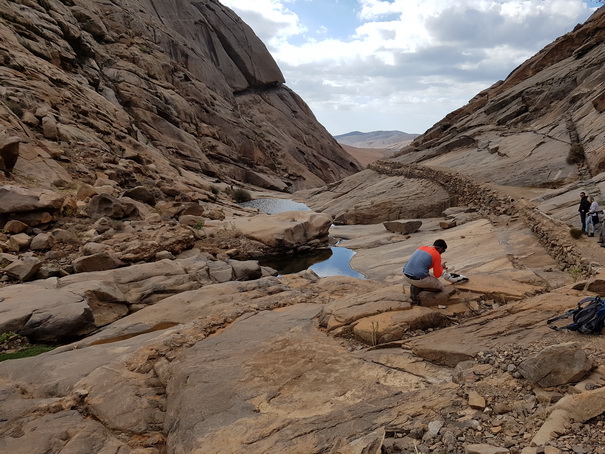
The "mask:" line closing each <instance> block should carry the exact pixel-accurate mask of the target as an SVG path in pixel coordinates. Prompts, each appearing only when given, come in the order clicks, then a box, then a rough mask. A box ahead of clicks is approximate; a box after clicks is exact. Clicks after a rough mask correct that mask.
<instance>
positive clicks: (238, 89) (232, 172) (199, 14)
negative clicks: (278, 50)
mask: <svg viewBox="0 0 605 454" xmlns="http://www.w3.org/2000/svg"><path fill="white" fill-rule="evenodd" d="M0 87H1V88H0V134H2V135H3V136H4V137H7V136H8V137H17V139H18V140H19V141H20V142H21V143H22V144H24V145H25V147H24V148H26V149H27V153H24V154H27V157H26V158H24V159H23V158H22V159H19V160H17V162H16V165H15V168H14V171H13V178H14V180H13V181H15V182H17V183H23V184H26V183H27V184H29V185H32V184H37V185H41V186H44V185H48V183H49V181H48V179H47V178H37V177H38V176H39V175H40V173H39V172H35V171H33V172H32V171H31V170H32V169H31V168H30V167H29V166H28V165H27V164H26V161H27V160H29V161H30V162H31V160H32V159H36V160H38V161H41V162H43V163H44V167H46V168H56V167H62V168H64V169H66V170H67V172H68V173H69V175H70V176H71V177H72V178H75V179H76V180H87V181H89V182H91V181H92V182H94V180H95V178H96V175H95V173H96V172H106V173H107V172H111V173H115V174H120V176H119V177H118V178H117V181H118V183H119V185H120V187H122V188H123V189H127V188H130V187H132V186H133V185H135V184H136V182H135V181H133V180H134V179H136V178H133V176H135V175H137V174H138V175H139V176H138V177H137V178H138V179H139V180H140V181H139V182H138V183H143V181H142V180H143V179H144V178H149V179H151V180H155V181H156V183H155V184H156V185H157V181H160V182H161V181H164V182H165V181H168V180H171V179H172V180H182V182H183V183H184V184H189V183H190V178H181V176H182V174H183V172H188V171H190V172H193V173H195V174H198V175H205V176H206V177H208V178H212V179H218V180H220V181H222V182H224V183H227V184H246V183H248V184H254V185H257V186H261V187H265V188H270V189H274V190H280V191H289V190H293V189H299V188H304V187H313V186H318V185H321V184H325V183H329V182H332V181H335V180H338V179H340V178H342V177H344V176H347V175H350V174H351V173H354V172H356V171H357V170H359V165H358V164H357V163H356V162H355V161H354V160H353V159H352V158H351V157H350V156H349V155H347V154H346V153H345V152H344V151H343V150H342V148H341V147H340V146H339V145H338V144H337V143H336V141H335V140H334V139H332V138H331V136H330V135H329V134H328V133H327V131H326V130H325V129H324V128H323V127H322V126H321V125H320V124H319V123H318V122H317V121H316V119H315V117H314V116H313V113H312V112H311V111H310V109H309V108H308V106H307V105H306V104H305V103H304V101H302V100H301V99H300V97H298V96H297V95H296V94H295V93H294V92H292V91H291V90H290V89H288V87H287V86H285V85H284V78H283V76H282V74H281V71H280V70H279V68H278V67H277V65H276V64H275V62H274V60H273V58H272V57H271V55H270V54H269V53H268V52H267V50H266V48H265V46H264V44H263V43H262V42H261V41H260V40H259V39H258V38H257V37H256V36H255V35H254V33H253V32H252V30H251V29H250V27H248V26H247V25H246V24H244V23H243V22H242V21H241V20H240V19H239V18H238V17H237V16H236V15H235V14H234V13H233V12H232V11H231V10H229V9H228V8H226V7H224V6H222V5H221V4H220V3H219V2H218V1H216V0H204V1H196V2H190V1H185V0H138V1H135V0H118V1H112V2H94V1H89V0H75V1H70V2H46V1H40V2H13V1H8V0H0ZM3 143H4V142H3ZM49 158H51V159H49ZM8 161H10V159H9V158H7V163H8ZM118 162H121V163H122V165H121V166H118V165H117V163H118ZM7 163H3V164H2V166H0V167H6V164H7ZM141 164H143V165H145V169H146V170H145V173H146V175H144V176H143V175H140V173H141V170H140V169H135V167H137V165H141ZM9 166H10V167H12V164H9ZM0 170H1V169H0ZM62 178H63V179H69V178H68V177H67V175H66V174H65V173H63V175H62ZM159 186H162V184H161V183H160V184H159Z"/></svg>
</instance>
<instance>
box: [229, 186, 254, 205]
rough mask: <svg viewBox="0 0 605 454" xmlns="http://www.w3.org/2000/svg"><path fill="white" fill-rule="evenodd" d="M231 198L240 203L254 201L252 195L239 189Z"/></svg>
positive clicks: (235, 190) (234, 191)
mask: <svg viewBox="0 0 605 454" xmlns="http://www.w3.org/2000/svg"><path fill="white" fill-rule="evenodd" d="M231 198H232V199H233V200H235V201H236V202H238V203H241V202H249V201H250V200H252V195H251V194H250V193H249V192H248V191H246V190H245V189H242V188H237V189H234V190H233V192H232V193H231Z"/></svg>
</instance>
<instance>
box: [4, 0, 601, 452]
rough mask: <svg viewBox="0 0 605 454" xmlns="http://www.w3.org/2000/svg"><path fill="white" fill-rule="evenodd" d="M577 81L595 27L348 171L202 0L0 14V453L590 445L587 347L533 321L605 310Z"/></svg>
mask: <svg viewBox="0 0 605 454" xmlns="http://www.w3.org/2000/svg"><path fill="white" fill-rule="evenodd" d="M603 64H605V9H604V8H600V9H599V10H597V11H596V12H595V13H594V14H593V16H592V17H591V18H589V19H588V20H587V21H586V22H585V23H584V24H579V25H578V26H577V27H576V28H575V29H574V30H573V31H571V32H569V33H567V34H566V35H564V36H561V37H560V38H558V39H557V40H555V41H554V42H553V43H551V44H550V45H548V46H547V47H545V48H544V49H543V50H541V51H540V52H539V53H537V54H536V55H535V56H533V57H532V58H530V59H529V60H527V61H526V62H525V63H523V64H522V65H520V66H519V67H518V68H517V69H515V70H514V71H513V72H512V73H511V74H510V75H509V76H508V77H507V78H506V79H505V80H502V81H497V82H495V83H494V84H493V86H491V87H490V88H488V89H487V90H484V91H483V92H481V93H478V94H477V95H476V96H475V97H474V98H473V99H471V100H470V101H469V102H468V103H467V104H466V105H465V106H463V107H461V108H460V109H458V110H456V111H454V112H451V113H450V114H449V115H447V116H446V117H445V118H443V119H442V120H441V121H439V122H438V123H436V124H435V125H434V126H433V127H432V128H430V129H429V130H428V131H426V132H425V133H424V134H422V135H420V136H418V137H415V138H414V139H413V140H412V141H411V143H409V144H408V145H406V146H404V147H403V148H401V149H400V150H398V151H397V152H396V153H395V154H394V156H393V157H392V158H389V159H381V160H378V161H374V162H372V163H369V164H367V166H366V165H365V163H364V167H365V168H364V167H362V164H360V163H359V162H358V161H357V160H356V159H355V158H353V157H352V156H351V155H350V154H348V153H347V152H346V151H345V150H344V149H343V148H342V147H341V146H340V145H339V144H338V143H337V142H336V141H335V140H334V138H333V137H331V136H330V134H329V133H328V132H327V131H326V130H325V128H323V126H321V125H320V124H319V123H318V122H317V120H316V119H315V117H314V115H313V113H312V112H311V110H310V109H309V107H308V106H307V105H306V103H305V102H304V100H303V99H301V98H300V97H299V96H298V95H297V94H296V93H294V92H293V91H292V90H291V89H289V88H288V86H287V81H286V80H284V77H283V75H282V73H281V71H280V70H279V68H278V66H277V65H276V63H275V62H274V60H273V58H272V57H271V55H270V54H269V52H268V51H267V49H266V48H265V46H264V44H263V43H262V42H261V41H260V40H259V39H258V37H256V36H255V34H254V33H253V31H252V30H251V29H250V27H248V25H246V24H245V23H244V22H242V21H241V19H240V18H239V17H237V16H236V15H235V14H234V13H233V12H232V11H231V10H229V9H228V8H226V7H224V6H222V5H221V4H220V3H219V2H218V1H215V0H200V1H185V0H111V1H110V0H107V1H97V2H93V1H89V0H65V1H48V0H19V1H8V0H0V82H1V83H0V228H1V231H0V273H1V274H0V348H1V349H2V350H0V403H1V404H0V450H1V451H2V452H13V453H23V454H26V453H27V454H30V453H38V452H39V453H61V454H69V453H73V454H87V453H91V454H92V453H107V454H109V453H116V454H117V453H119V454H126V453H132V454H164V453H166V454H168V453H170V454H191V453H199V454H211V453H269V452H279V453H300V454H303V453H304V454H309V453H331V454H336V453H340V454H362V453H364V454H370V453H371V454H374V453H388V454H390V453H423V454H427V453H437V454H447V453H454V454H505V453H511V454H562V453H576V454H582V453H584V454H588V453H591V454H593V453H604V452H605V414H604V413H605V341H604V340H603V339H604V338H603V335H587V334H581V333H578V332H574V331H568V330H561V331H559V330H553V329H550V327H551V325H549V324H548V323H547V320H548V319H549V318H551V317H553V316H556V315H559V314H562V313H565V311H567V310H569V309H571V308H574V307H576V306H577V304H578V302H579V301H580V300H581V299H583V298H586V297H592V296H601V295H603V293H604V292H605V275H604V274H603V271H602V266H603V264H604V263H605V248H602V247H601V243H599V239H600V238H599V236H598V235H597V236H595V237H589V236H586V235H582V234H581V233H580V234H578V232H577V230H578V227H579V219H578V212H577V208H578V202H579V198H578V194H579V193H580V191H585V192H586V193H588V194H589V195H590V196H591V197H593V198H594V199H596V200H597V201H599V202H600V203H601V204H602V205H604V204H605V197H604V196H603V191H604V184H605V173H604V172H603V171H604V170H605V164H604V163H605V145H604V144H605V115H604V113H603V112H604V110H605V81H604V80H603V77H602V67H603ZM403 127H404V126H402V128H403ZM248 198H253V199H258V198H278V199H292V200H296V201H298V202H303V203H305V204H306V205H308V206H309V207H310V208H311V210H308V211H307V210H306V211H286V212H282V213H278V214H266V213H262V212H259V210H258V209H255V208H248V207H244V206H242V205H241V204H240V203H239V202H241V201H242V200H244V199H248ZM437 238H443V239H444V240H445V241H446V242H447V243H448V245H449V247H448V249H447V252H446V253H445V254H444V260H446V261H447V262H448V264H449V265H450V267H451V268H452V269H453V270H454V271H456V272H458V273H463V274H464V275H465V276H467V277H468V278H469V280H468V282H464V283H460V284H451V283H446V288H447V292H446V293H447V295H446V296H445V297H438V298H431V297H430V295H429V296H425V297H424V298H423V301H422V303H423V304H422V305H419V306H418V305H414V306H412V304H411V300H410V295H409V286H408V285H407V283H405V282H404V280H403V277H402V274H401V267H402V266H403V264H404V263H405V261H406V260H407V258H408V257H409V256H410V255H411V254H412V253H413V252H414V250H415V249H416V248H417V247H418V246H419V245H422V244H431V243H432V242H433V241H434V240H435V239H437ZM336 243H338V245H339V246H344V247H347V248H350V249H352V250H353V251H355V255H354V257H353V259H352V261H351V265H352V267H353V268H355V269H356V270H358V271H359V272H361V273H362V274H363V275H364V277H365V278H363V279H359V278H352V277H346V276H341V275H332V276H319V275H318V274H317V273H315V272H314V271H312V270H310V269H307V270H303V271H300V272H297V273H291V274H280V273H278V272H277V271H276V270H275V269H273V268H271V267H267V266H263V265H261V264H259V259H261V258H264V257H266V256H280V257H284V256H285V257H295V256H296V255H298V254H303V253H307V252H309V251H313V250H318V249H320V250H321V249H328V248H330V247H333V246H334V245H335V244H336ZM558 324H559V325H562V324H565V320H562V321H560V322H559V323H558ZM555 325H556V324H555ZM36 348H41V349H42V350H43V351H44V352H42V353H40V352H39V351H36V350H35V349H36ZM26 352H32V356H26V355H25V354H24V353H26ZM33 353H39V354H35V355H34V354H33ZM18 354H21V355H20V356H22V357H20V358H16V357H15V356H14V355H18Z"/></svg>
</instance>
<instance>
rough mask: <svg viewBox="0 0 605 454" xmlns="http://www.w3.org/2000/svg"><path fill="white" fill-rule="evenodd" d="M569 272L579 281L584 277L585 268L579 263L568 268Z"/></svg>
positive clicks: (575, 280) (574, 279)
mask: <svg viewBox="0 0 605 454" xmlns="http://www.w3.org/2000/svg"><path fill="white" fill-rule="evenodd" d="M567 272H568V273H569V274H570V276H571V278H572V279H573V281H574V282H577V281H579V280H580V279H582V278H583V277H584V270H583V269H582V267H581V266H579V265H573V266H570V267H569V268H567Z"/></svg>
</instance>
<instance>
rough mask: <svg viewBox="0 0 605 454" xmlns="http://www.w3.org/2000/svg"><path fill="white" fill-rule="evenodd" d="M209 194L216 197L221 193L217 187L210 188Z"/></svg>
mask: <svg viewBox="0 0 605 454" xmlns="http://www.w3.org/2000/svg"><path fill="white" fill-rule="evenodd" d="M210 192H212V193H213V194H214V195H218V193H219V192H221V190H220V189H219V188H218V186H214V185H212V186H210Z"/></svg>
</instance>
